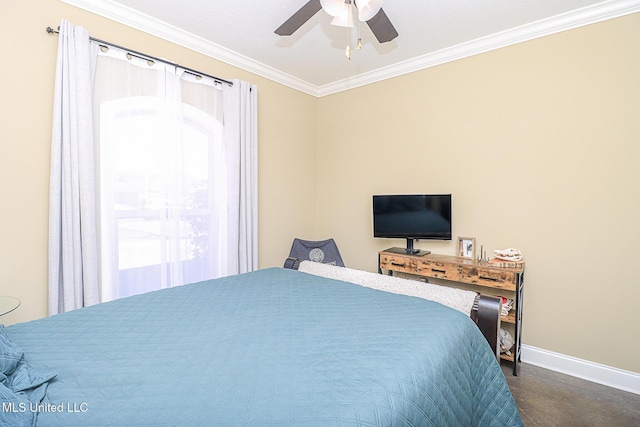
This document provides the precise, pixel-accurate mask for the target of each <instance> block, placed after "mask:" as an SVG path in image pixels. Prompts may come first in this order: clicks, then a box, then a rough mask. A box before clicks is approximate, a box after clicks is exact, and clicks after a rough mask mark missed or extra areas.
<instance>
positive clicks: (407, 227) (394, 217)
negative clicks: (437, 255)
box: [373, 194, 451, 255]
mask: <svg viewBox="0 0 640 427" xmlns="http://www.w3.org/2000/svg"><path fill="white" fill-rule="evenodd" d="M373 237H387V238H396V239H406V241H407V247H406V248H393V249H395V250H396V251H398V252H399V251H400V250H401V251H402V252H403V253H409V254H422V255H424V254H426V253H428V252H427V251H420V250H418V249H414V248H413V242H414V240H419V239H427V240H451V194H393V195H374V196H373ZM398 249H400V250H398Z"/></svg>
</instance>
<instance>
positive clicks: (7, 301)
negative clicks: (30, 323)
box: [0, 295, 20, 316]
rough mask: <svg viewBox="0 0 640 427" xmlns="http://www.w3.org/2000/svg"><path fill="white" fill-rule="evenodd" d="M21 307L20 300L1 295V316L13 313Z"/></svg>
mask: <svg viewBox="0 0 640 427" xmlns="http://www.w3.org/2000/svg"><path fill="white" fill-rule="evenodd" d="M19 305H20V300H19V299H18V298H14V297H7V296H2V295H0V316H3V315H5V314H7V313H11V312H12V311H13V310H15V309H16V308H18V306H19Z"/></svg>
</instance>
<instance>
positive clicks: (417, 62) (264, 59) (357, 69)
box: [61, 0, 640, 96]
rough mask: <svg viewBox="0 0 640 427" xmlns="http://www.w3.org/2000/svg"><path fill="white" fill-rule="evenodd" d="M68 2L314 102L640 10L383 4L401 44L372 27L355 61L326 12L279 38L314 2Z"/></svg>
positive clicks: (598, 4) (543, 4)
mask: <svg viewBox="0 0 640 427" xmlns="http://www.w3.org/2000/svg"><path fill="white" fill-rule="evenodd" d="M61 1H63V2H65V3H69V4H72V5H74V6H78V7H80V8H83V9H86V10H89V11H91V12H94V13H97V14H99V15H102V16H105V17H107V18H110V19H113V20H115V21H118V22H121V23H123V24H126V25H129V26H132V27H134V28H138V29H140V30H142V31H146V32H149V33H151V34H154V35H156V36H158V37H161V38H164V39H167V40H170V41H172V42H175V43H178V44H181V45H183V46H185V47H188V48H191V49H194V50H196V51H199V52H201V53H204V54H206V55H209V56H211V57H214V58H217V59H220V60H222V61H225V62H228V63H230V64H232V65H235V66H239V67H241V68H244V69H247V70H249V71H251V72H254V73H256V74H259V75H262V76H264V77H267V78H270V79H272V80H275V81H278V82H281V83H283V84H286V85H289V86H291V87H294V88H296V89H299V90H302V91H304V92H307V93H310V94H312V95H314V96H323V95H327V94H330V93H335V92H338V91H341V90H345V89H349V88H352V87H357V86H360V85H364V84H368V83H371V82H375V81H379V80H382V79H385V78H389V77H393V76H397V75H400V74H404V73H407V72H411V71H415V70H418V69H423V68H427V67H429V66H433V65H437V64H441V63H444V62H447V61H451V60H455V59H459V58H463V57H466V56H470V55H473V54H476V53H481V52H486V51H488V50H491V49H496V48H500V47H504V46H508V45H511V44H514V43H519V42H522V41H526V40H530V39H532V38H536V37H541V36H544V35H548V34H552V33H555V32H558V31H564V30H567V29H571V28H576V27H579V26H582V25H588V24H591V23H594V22H599V21H602V20H606V19H611V18H614V17H618V16H623V15H626V14H630V13H635V12H639V11H640V0H610V1H602V0H535V1H534V0H475V1H474V0H439V1H436V0H383V9H384V10H385V12H386V14H387V16H388V17H389V19H390V20H391V22H392V23H393V25H394V26H395V28H396V30H397V31H398V33H399V36H398V37H397V38H396V39H394V40H393V41H391V42H388V43H384V44H379V43H378V42H377V40H376V39H375V37H374V36H373V34H372V33H371V31H370V30H369V28H368V26H367V25H365V24H363V25H362V26H361V28H360V30H361V38H362V41H363V47H362V49H361V50H355V49H353V47H352V49H353V51H352V52H353V53H352V57H351V60H349V59H347V58H346V56H345V53H344V50H345V47H346V44H347V39H348V31H347V29H346V28H341V27H334V26H331V25H330V24H329V23H330V20H331V17H330V16H329V15H327V14H326V13H325V12H324V11H322V10H321V11H320V12H318V13H317V14H316V15H314V16H313V17H312V18H311V19H310V20H309V21H307V22H306V23H305V24H304V25H303V26H302V27H301V28H300V29H299V30H298V31H296V32H295V33H294V34H293V35H291V36H287V37H281V36H278V35H276V34H275V33H274V30H275V29H276V28H277V27H279V26H280V25H281V24H282V23H283V22H284V21H285V20H286V19H287V18H289V17H290V16H291V15H292V14H293V13H295V12H296V11H297V10H298V9H299V8H300V7H302V6H303V5H304V4H305V3H306V2H307V1H308V0H279V1H273V0H272V1H266V0H262V1H256V0H61ZM89 31H91V29H90V28H89ZM352 31H353V32H352V36H353V37H354V38H355V37H356V36H355V34H356V30H352ZM104 38H105V39H106V40H109V39H108V38H106V37H104ZM132 48H135V47H133V46H132ZM145 53H148V54H149V55H154V56H162V52H145ZM169 59H170V58H169ZM183 65H185V66H193V64H183ZM203 71H205V70H203ZM207 71H209V72H210V73H213V74H215V70H207ZM220 77H222V78H233V77H234V76H220Z"/></svg>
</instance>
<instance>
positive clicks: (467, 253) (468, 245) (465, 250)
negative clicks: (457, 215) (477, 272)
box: [458, 237, 476, 259]
mask: <svg viewBox="0 0 640 427" xmlns="http://www.w3.org/2000/svg"><path fill="white" fill-rule="evenodd" d="M458 256H460V257H463V258H471V259H475V257H476V238H475V237H458Z"/></svg>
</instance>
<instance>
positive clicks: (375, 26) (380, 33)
mask: <svg viewBox="0 0 640 427" xmlns="http://www.w3.org/2000/svg"><path fill="white" fill-rule="evenodd" d="M367 24H368V25H369V28H371V31H373V34H374V35H375V36H376V38H377V39H378V41H379V42H380V43H386V42H390V41H391V40H393V39H395V38H396V37H398V32H397V31H396V29H395V28H394V27H393V24H392V23H391V21H390V20H389V17H388V16H387V14H386V13H384V10H383V9H380V11H379V12H378V13H376V14H375V16H374V17H373V18H371V19H369V20H368V21H367Z"/></svg>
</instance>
